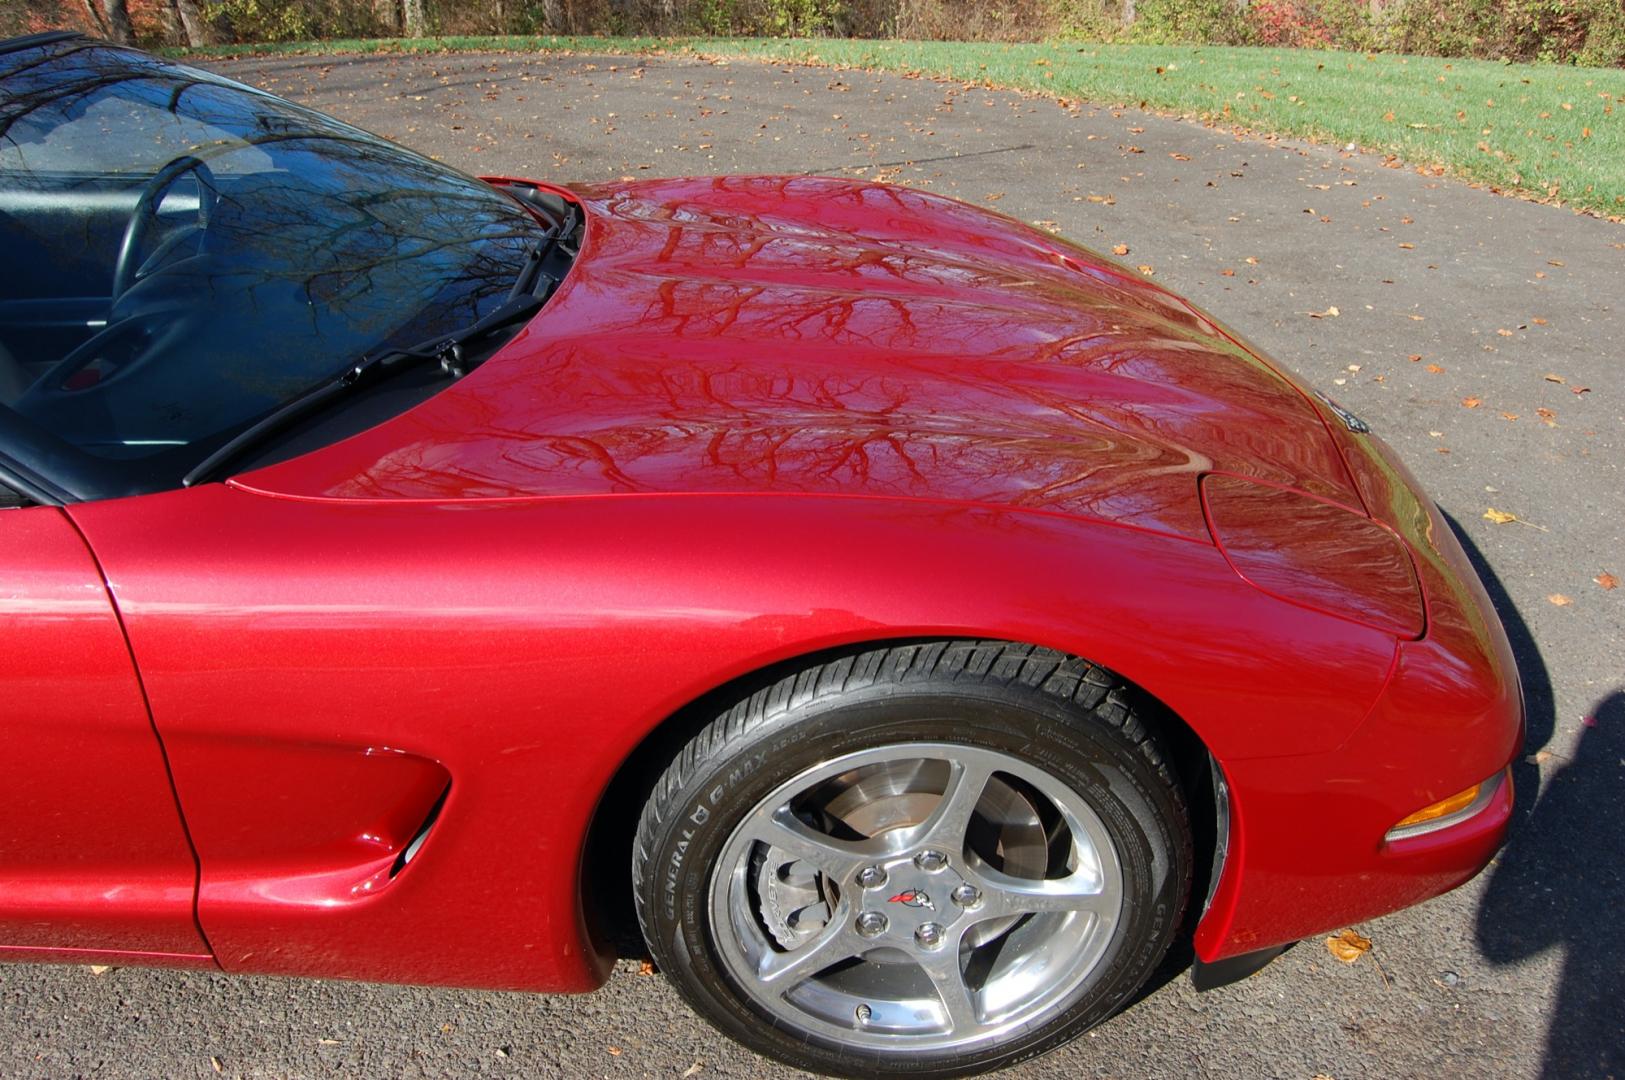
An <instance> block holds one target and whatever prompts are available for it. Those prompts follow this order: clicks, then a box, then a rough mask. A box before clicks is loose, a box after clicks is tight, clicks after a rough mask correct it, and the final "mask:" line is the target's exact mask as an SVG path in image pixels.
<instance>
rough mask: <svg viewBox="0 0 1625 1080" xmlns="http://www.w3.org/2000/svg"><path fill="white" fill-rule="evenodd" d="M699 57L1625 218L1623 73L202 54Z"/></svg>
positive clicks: (819, 58) (1414, 63)
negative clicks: (1183, 119) (870, 82)
mask: <svg viewBox="0 0 1625 1080" xmlns="http://www.w3.org/2000/svg"><path fill="white" fill-rule="evenodd" d="M446 49H455V50H475V49H497V50H504V51H534V50H570V51H575V52H605V53H626V52H651V51H665V52H692V53H699V54H703V55H707V56H724V57H755V58H762V59H770V60H788V61H806V62H817V63H824V64H831V65H838V66H852V67H861V68H869V69H874V70H882V71H897V72H911V73H913V72H917V73H921V74H925V75H932V76H940V77H944V78H951V79H956V80H962V81H967V82H978V83H981V82H985V83H989V84H991V85H994V86H1002V87H1010V88H1013V89H1017V90H1028V91H1037V92H1040V93H1044V94H1048V95H1051V96H1054V97H1058V98H1065V99H1073V100H1087V101H1091V102H1096V103H1101V104H1123V105H1130V106H1141V107H1144V108H1149V109H1155V110H1159V111H1164V112H1176V113H1180V114H1184V115H1189V116H1198V117H1202V118H1205V119H1210V120H1214V121H1219V122H1223V123H1228V124H1234V125H1236V126H1241V127H1246V128H1248V129H1250V130H1253V131H1258V132H1267V133H1277V134H1283V135H1296V136H1301V137H1305V138H1309V139H1314V140H1316V141H1320V142H1328V143H1336V144H1339V145H1341V144H1345V143H1355V144H1357V145H1359V146H1361V147H1363V148H1366V149H1369V150H1375V151H1381V152H1385V153H1389V154H1393V155H1396V156H1397V157H1398V158H1399V159H1401V160H1403V161H1405V162H1408V163H1411V164H1415V165H1423V166H1440V167H1442V168H1443V169H1445V170H1447V171H1449V172H1450V173H1453V174H1455V175H1457V176H1460V177H1463V178H1466V179H1468V180H1472V181H1476V182H1478V183H1483V184H1488V185H1490V186H1492V187H1495V188H1499V189H1503V190H1507V191H1516V192H1518V193H1520V194H1525V195H1530V196H1534V197H1537V198H1542V199H1550V200H1555V201H1559V202H1561V203H1563V204H1564V205H1567V206H1573V207H1576V208H1580V209H1585V210H1590V211H1594V212H1597V213H1601V214H1605V215H1609V216H1613V217H1625V71H1622V70H1619V69H1615V68H1575V67H1558V66H1553V65H1538V64H1503V63H1496V62H1491V61H1479V60H1439V59H1434V58H1431V57H1420V56H1394V55H1369V56H1368V55H1365V54H1360V53H1343V52H1322V51H1315V50H1306V49H1240V48H1217V47H1212V48H1210V47H1194V46H1158V45H1100V44H1083V45H1079V44H1063V43H1053V44H1036V45H1028V44H1012V45H1005V44H990V43H984V42H908V41H853V40H845V39H835V38H820V39H811V40H777V39H773V40H764V39H709V38H680V39H673V38H664V39H662V38H585V37H584V38H565V37H559V38H552V37H537V38H532V37H493V38H477V37H471V38H427V39H423V40H421V41H396V40H385V41H330V42H321V43H310V44H296V45H271V46H255V47H243V46H236V47H232V48H224V49H218V50H209V51H210V52H213V53H219V54H242V53H245V52H316V53H350V52H380V51H440V50H446Z"/></svg>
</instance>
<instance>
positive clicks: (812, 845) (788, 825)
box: [746, 806, 886, 882]
mask: <svg viewBox="0 0 1625 1080" xmlns="http://www.w3.org/2000/svg"><path fill="white" fill-rule="evenodd" d="M746 833H747V835H748V836H749V837H750V838H751V839H752V840H760V841H761V842H762V843H764V844H770V845H772V846H773V847H775V848H778V849H779V850H780V851H783V852H786V853H788V854H790V855H793V856H795V857H796V858H798V859H804V860H806V861H807V862H809V863H811V864H812V865H813V866H816V867H817V868H818V869H819V870H820V871H822V872H823V873H825V874H828V875H829V876H830V877H832V878H835V879H836V880H837V881H842V882H844V881H846V880H847V879H848V878H849V877H851V876H852V874H853V873H854V872H855V871H856V870H857V868H858V867H859V866H860V865H867V864H868V862H869V861H870V860H872V859H874V858H875V857H876V856H877V855H879V854H884V852H885V850H886V849H885V847H884V845H881V844H876V843H874V842H872V841H850V840H837V839H836V838H835V837H833V836H830V835H828V834H827V833H821V832H819V831H818V830H817V829H814V828H813V827H812V826H810V825H808V824H807V823H806V822H804V821H802V820H801V819H800V818H798V817H796V816H795V815H794V814H792V813H791V812H790V810H789V808H788V807H783V806H781V807H779V808H778V809H777V810H774V811H771V812H765V813H758V814H757V815H756V816H755V817H754V818H753V819H752V820H751V821H749V822H747V823H746Z"/></svg>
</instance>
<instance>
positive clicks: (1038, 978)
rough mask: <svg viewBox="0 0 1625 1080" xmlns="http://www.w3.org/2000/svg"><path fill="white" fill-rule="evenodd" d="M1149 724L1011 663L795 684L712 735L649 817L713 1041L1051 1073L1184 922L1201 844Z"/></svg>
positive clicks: (969, 657) (1050, 666)
mask: <svg viewBox="0 0 1625 1080" xmlns="http://www.w3.org/2000/svg"><path fill="white" fill-rule="evenodd" d="M1154 724H1155V719H1154V710H1153V709H1152V708H1151V707H1150V703H1148V702H1142V701H1140V700H1139V699H1138V696H1137V694H1136V692H1135V691H1133V690H1132V689H1131V688H1130V687H1127V686H1125V685H1123V684H1122V683H1121V682H1120V681H1119V680H1117V679H1116V678H1115V677H1114V676H1113V675H1111V674H1110V673H1109V672H1106V671H1104V670H1103V669H1101V668H1098V667H1095V666H1093V665H1090V664H1088V663H1087V662H1085V661H1083V660H1080V659H1077V658H1074V657H1069V656H1065V655H1063V654H1060V653H1056V652H1051V651H1048V650H1044V649H1035V648H1032V647H1028V646H1018V645H1012V644H1007V643H1000V642H963V641H960V642H936V643H928V644H924V645H909V646H901V647H894V648H885V649H872V650H869V651H866V652H861V653H857V654H855V655H851V656H845V657H841V658H838V659H835V660H832V661H829V662H827V663H824V664H820V665H818V666H815V667H811V668H809V669H807V670H804V671H801V672H798V673H796V674H794V675H790V676H786V677H785V678H783V679H781V680H780V681H778V682H777V683H775V684H774V685H772V686H770V687H767V688H765V689H762V690H759V691H757V692H756V693H754V694H752V695H750V696H749V697H748V698H747V699H745V700H743V701H740V702H738V703H737V704H736V705H734V706H733V707H732V708H731V709H729V710H727V711H726V712H724V713H723V714H722V715H720V716H718V717H717V718H716V719H715V720H714V721H713V722H712V723H711V724H710V725H709V726H708V727H706V728H705V729H704V730H703V731H701V732H700V733H699V734H698V735H697V736H695V737H694V738H693V740H692V741H690V742H689V743H688V745H687V746H686V747H685V748H684V749H683V751H682V752H681V753H680V754H679V755H678V757H677V758H676V760H675V761H674V762H673V763H672V764H671V766H670V767H669V768H668V769H667V770H666V772H665V773H664V775H663V776H662V777H661V778H660V780H659V782H658V783H657V785H656V787H655V790H654V793H653V794H652V795H651V797H650V799H649V801H648V804H647V806H646V807H645V808H644V812H643V817H642V820H641V822H640V825H639V829H638V836H637V843H636V845H635V850H634V856H633V875H634V882H635V886H636V892H637V901H638V914H639V918H640V920H641V922H642V926H643V930H644V934H645V936H646V938H647V941H648V944H649V947H650V949H651V951H652V952H653V954H654V956H655V957H656V959H657V960H658V961H659V962H660V964H661V966H662V968H663V969H664V970H665V972H666V973H667V974H668V975H669V976H670V977H671V979H672V980H673V981H674V983H675V984H676V986H677V987H678V989H679V990H680V991H681V992H682V994H683V996H684V997H685V998H687V999H688V1001H689V1002H690V1003H691V1004H692V1005H693V1006H694V1007H695V1008H696V1009H698V1010H699V1011H700V1012H701V1013H703V1014H704V1015H705V1016H706V1017H707V1018H709V1019H710V1020H711V1021H712V1022H713V1023H715V1024H716V1025H718V1026H719V1027H721V1028H722V1029H724V1030H725V1031H727V1032H729V1033H730V1034H732V1035H734V1036H735V1037H737V1038H739V1039H740V1040H742V1041H743V1042H745V1043H746V1044H747V1045H750V1046H751V1047H753V1048H755V1049H757V1050H759V1051H760V1052H762V1053H764V1054H768V1055H771V1056H773V1057H776V1058H778V1059H780V1060H783V1061H787V1062H790V1063H792V1064H795V1065H798V1066H801V1067H804V1068H809V1069H815V1070H818V1071H820V1072H826V1073H835V1074H848V1075H857V1074H868V1073H873V1072H874V1071H876V1070H884V1071H886V1072H889V1073H896V1074H906V1075H911V1076H955V1075H964V1074H967V1073H972V1072H979V1071H982V1070H985V1069H992V1068H997V1067H1000V1066H1004V1065H1008V1064H1011V1063H1012V1062H1015V1061H1019V1060H1022V1059H1025V1058H1028V1057H1031V1056H1034V1055H1036V1054H1039V1053H1042V1052H1044V1051H1045V1050H1048V1049H1050V1048H1052V1047H1054V1046H1056V1045H1058V1044H1060V1043H1062V1042H1065V1041H1067V1040H1069V1039H1071V1038H1073V1037H1074V1036H1076V1035H1078V1034H1079V1033H1081V1032H1083V1031H1085V1030H1087V1029H1088V1028H1090V1027H1092V1026H1094V1025H1095V1024H1098V1023H1099V1022H1101V1021H1102V1020H1104V1019H1105V1018H1106V1017H1108V1016H1110V1015H1111V1014H1112V1013H1113V1012H1114V1011H1115V1010H1117V1009H1118V1008H1120V1007H1121V1006H1122V1005H1123V1004H1124V1002H1126V1001H1127V1000H1128V999H1129V998H1130V996H1131V995H1132V994H1133V993H1134V992H1135V991H1136V990H1137V989H1139V988H1140V986H1141V985H1142V984H1143V983H1144V981H1145V980H1146V978H1147V977H1148V976H1149V975H1150V974H1151V972H1152V970H1153V969H1154V968H1155V967H1156V965H1157V964H1158V962H1159V961H1160V960H1161V959H1162V958H1163V956H1164V954H1165V953H1166V951H1167V949H1168V946H1169V943H1170V942H1171V940H1172V938H1173V935H1174V933H1175V932H1176V930H1177V929H1178V926H1179V923H1180V919H1181V916H1182V914H1183V912H1184V910H1185V907H1186V903H1187V900H1188V895H1189V891H1190V882H1191V860H1192V856H1191V837H1190V828H1189V824H1188V819H1187V814H1186V809H1185V803H1184V799H1183V796H1182V794H1181V790H1180V786H1179V783H1178V781H1177V778H1176V777H1175V775H1174V773H1173V771H1172V764H1171V761H1170V756H1169V747H1168V745H1167V744H1166V742H1165V741H1164V737H1163V736H1162V735H1161V734H1160V733H1159V732H1158V731H1157V730H1155V727H1154ZM743 762H748V763H749V764H750V765H751V767H749V768H740V767H739V766H740V764H741V763H743ZM925 897H929V898H930V902H929V903H926V902H924V900H923V899H922V898H925ZM899 898H903V899H904V902H894V901H896V900H898V899H899ZM909 898H913V899H917V900H920V901H921V902H918V903H910V902H907V900H908V899H909Z"/></svg>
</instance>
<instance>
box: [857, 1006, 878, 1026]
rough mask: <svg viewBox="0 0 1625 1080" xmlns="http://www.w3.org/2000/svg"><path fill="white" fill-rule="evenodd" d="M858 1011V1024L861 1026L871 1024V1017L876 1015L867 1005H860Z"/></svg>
mask: <svg viewBox="0 0 1625 1080" xmlns="http://www.w3.org/2000/svg"><path fill="white" fill-rule="evenodd" d="M856 1011H857V1014H858V1023H860V1024H867V1023H868V1022H869V1017H871V1016H873V1015H874V1014H875V1013H874V1010H873V1009H871V1008H869V1006H867V1005H859V1006H858V1007H857V1010H856Z"/></svg>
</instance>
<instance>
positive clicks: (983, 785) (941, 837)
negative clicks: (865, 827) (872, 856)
mask: <svg viewBox="0 0 1625 1080" xmlns="http://www.w3.org/2000/svg"><path fill="white" fill-rule="evenodd" d="M950 767H951V771H950V772H949V774H948V786H947V788H946V790H944V791H943V793H942V801H941V802H940V803H938V804H937V808H936V809H935V810H934V811H932V813H931V816H930V817H928V818H926V819H925V821H923V822H921V823H920V824H919V825H918V826H916V827H915V828H914V829H913V830H911V831H910V834H909V839H910V840H911V841H913V842H914V843H916V844H919V845H924V846H927V847H931V848H935V849H937V850H940V851H944V852H949V853H952V854H954V855H958V854H959V853H960V852H961V851H963V850H964V848H965V833H966V831H967V830H969V828H970V822H971V816H972V815H973V814H974V813H975V812H976V804H977V803H979V802H980V801H981V799H982V793H983V792H984V791H986V790H987V782H988V781H989V780H990V779H992V777H993V769H992V768H991V767H990V766H989V765H987V764H985V763H983V762H981V761H975V762H970V763H966V762H962V761H954V762H951V763H950Z"/></svg>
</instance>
